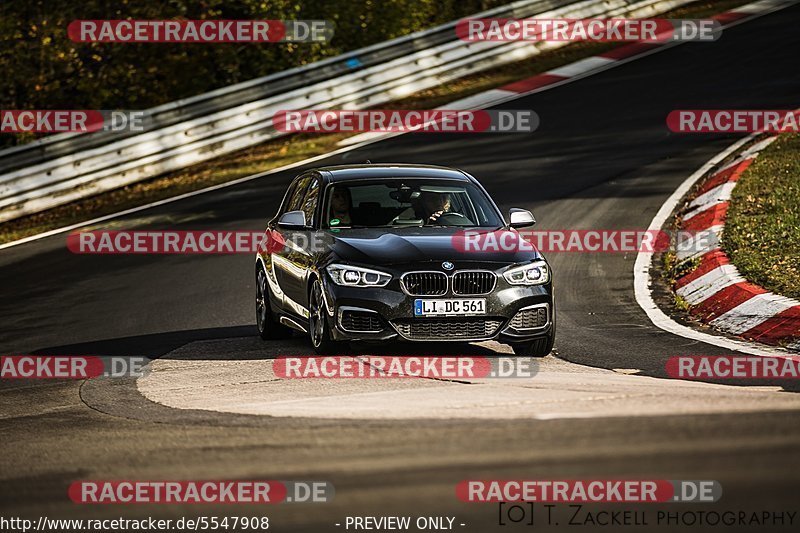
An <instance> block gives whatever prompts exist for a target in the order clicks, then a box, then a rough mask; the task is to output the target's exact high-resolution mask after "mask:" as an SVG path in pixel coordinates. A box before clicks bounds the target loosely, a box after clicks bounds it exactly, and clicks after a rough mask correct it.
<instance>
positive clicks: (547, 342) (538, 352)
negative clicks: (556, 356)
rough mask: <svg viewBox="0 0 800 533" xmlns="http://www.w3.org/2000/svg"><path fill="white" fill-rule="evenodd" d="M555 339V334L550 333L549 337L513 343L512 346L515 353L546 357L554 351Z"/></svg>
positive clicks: (522, 355) (523, 355) (521, 355)
mask: <svg viewBox="0 0 800 533" xmlns="http://www.w3.org/2000/svg"><path fill="white" fill-rule="evenodd" d="M555 340H556V336H555V335H548V336H547V337H542V338H540V339H534V340H532V341H530V342H523V343H520V344H512V345H511V348H512V349H513V350H514V355H518V356H520V357H546V356H547V355H548V354H549V353H550V352H552V351H553V344H554V343H555Z"/></svg>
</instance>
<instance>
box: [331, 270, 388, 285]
mask: <svg viewBox="0 0 800 533" xmlns="http://www.w3.org/2000/svg"><path fill="white" fill-rule="evenodd" d="M328 274H330V275H331V279H332V280H333V282H334V283H336V284H337V285H344V286H346V287H383V286H384V285H386V284H387V283H389V281H390V280H391V279H392V276H391V275H390V274H387V273H385V272H380V271H378V270H372V269H369V268H362V267H355V266H349V265H330V266H328Z"/></svg>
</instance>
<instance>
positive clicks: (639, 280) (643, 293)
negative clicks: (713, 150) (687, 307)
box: [633, 134, 791, 356]
mask: <svg viewBox="0 0 800 533" xmlns="http://www.w3.org/2000/svg"><path fill="white" fill-rule="evenodd" d="M756 135H757V134H752V135H749V136H747V137H745V138H743V139H740V140H738V141H736V142H735V143H733V144H732V145H730V146H728V147H727V148H726V149H725V150H723V151H722V152H720V153H718V154H717V155H715V156H714V157H712V158H711V159H710V160H709V161H708V162H706V164H704V165H703V166H702V167H700V168H699V169H697V171H695V173H694V174H692V175H691V176H689V177H688V178H686V179H685V180H684V182H683V183H681V185H680V186H679V187H678V188H677V189H676V190H675V192H673V193H672V195H671V196H670V197H669V198H667V200H666V201H665V202H664V204H663V205H662V206H661V209H659V210H658V212H657V213H656V215H655V217H653V220H652V221H651V222H650V225H649V226H648V228H647V229H648V230H649V231H659V230H661V228H662V227H664V224H665V223H666V221H667V219H668V218H669V216H670V215H671V214H672V212H673V210H674V209H675V208H676V207H677V205H678V203H679V202H680V201H681V200H682V199H683V197H684V196H685V195H686V193H688V192H689V190H690V189H691V188H692V186H693V185H694V184H695V183H696V182H697V180H699V179H700V178H701V177H703V176H704V175H706V173H708V171H710V170H711V169H712V168H714V167H715V166H716V165H718V164H719V163H720V161H722V160H724V159H725V158H726V157H728V156H730V155H731V154H733V153H734V152H736V151H737V150H738V149H739V148H741V147H742V146H744V145H745V144H747V143H748V142H751V141H752V140H753V139H754V138H755V137H756ZM652 260H653V252H639V253H638V254H637V256H636V262H635V263H634V265H633V290H634V295H635V297H636V303H638V304H639V307H641V308H642V310H644V312H645V313H646V314H647V317H648V318H649V319H650V321H651V322H652V323H653V324H654V325H655V326H656V327H658V328H659V329H662V330H664V331H667V332H669V333H672V334H673V335H678V336H680V337H684V338H687V339H692V340H696V341H700V342H705V343H706V344H711V345H714V346H719V347H720V348H725V349H727V350H733V351H737V352H742V353H748V354H752V355H763V356H776V355H777V356H781V355H783V356H785V355H791V354H790V353H789V352H787V351H786V350H783V349H781V348H773V347H771V346H764V345H760V344H756V343H752V342H748V341H744V340H738V339H728V338H725V337H721V336H718V335H711V334H708V333H704V332H701V331H697V330H694V329H692V328H689V327H687V326H684V325H682V324H678V323H677V322H675V321H674V320H672V319H671V318H670V317H669V316H667V314H666V313H664V311H662V310H661V309H660V308H659V307H658V306H657V305H656V303H655V302H654V301H653V296H652V294H651V293H650V284H651V278H650V264H651V262H652Z"/></svg>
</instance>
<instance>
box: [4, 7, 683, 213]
mask: <svg viewBox="0 0 800 533" xmlns="http://www.w3.org/2000/svg"><path fill="white" fill-rule="evenodd" d="M690 1H692V0H583V1H577V2H576V1H574V0H520V1H518V2H514V3H512V4H509V5H507V6H502V7H499V8H496V9H492V10H489V11H485V12H482V13H478V14H476V15H474V17H479V18H489V17H509V18H522V17H530V16H534V15H536V16H539V17H542V18H583V17H614V16H617V17H620V16H627V17H646V16H652V15H655V14H657V13H660V12H663V11H665V10H668V9H671V8H673V7H676V6H679V5H683V4H687V3H689V2H690ZM456 22H457V21H453V22H450V23H447V24H444V25H441V26H438V27H435V28H432V29H429V30H426V31H422V32H417V33H414V34H411V35H408V36H405V37H401V38H399V39H394V40H392V41H387V42H385V43H380V44H376V45H373V46H370V47H367V48H363V49H360V50H356V51H354V52H350V53H347V54H344V55H341V56H337V57H334V58H330V59H326V60H323V61H319V62H316V63H313V64H311V65H307V66H304V67H300V68H296V69H291V70H288V71H284V72H280V73H277V74H273V75H270V76H266V77H263V78H258V79H255V80H250V81H248V82H244V83H239V84H236V85H232V86H229V87H224V88H222V89H218V90H216V91H213V92H210V93H205V94H201V95H198V96H195V97H192V98H187V99H184V100H179V101H176V102H172V103H169V104H165V105H163V106H159V107H156V108H153V109H150V110H148V111H147V112H146V117H147V120H146V122H147V124H148V125H149V128H148V130H147V131H144V132H133V133H131V132H129V133H125V134H120V133H111V132H102V131H101V132H95V133H85V134H59V135H54V136H52V137H48V138H45V139H41V140H38V141H35V142H32V143H29V144H26V145H22V146H18V147H14V148H10V149H7V150H4V151H2V152H0V172H2V173H3V174H2V175H0V222H2V221H6V220H11V219H14V218H17V217H20V216H23V215H26V214H31V213H36V212H39V211H43V210H45V209H49V208H52V207H55V206H58V205H63V204H65V203H68V202H71V201H74V200H77V199H81V198H85V197H88V196H91V195H94V194H97V193H100V192H104V191H108V190H112V189H115V188H119V187H122V186H125V185H128V184H131V183H135V182H138V181H142V180H145V179H149V178H152V177H154V176H157V175H159V174H163V173H165V172H169V171H172V170H176V169H180V168H184V167H187V166H190V165H193V164H196V163H199V162H202V161H206V160H208V159H212V158H214V157H218V156H220V155H223V154H227V153H230V152H234V151H236V150H240V149H242V148H247V147H250V146H253V145H256V144H259V143H262V142H264V141H266V140H269V139H273V138H275V137H278V136H281V135H285V133H282V132H279V131H276V130H275V129H274V128H273V127H272V117H273V115H274V114H275V112H277V111H279V110H281V109H311V108H337V107H338V108H347V109H363V108H366V107H371V106H375V105H378V104H381V103H384V102H387V101H392V100H396V99H399V98H402V97H404V96H407V95H410V94H413V93H415V92H418V91H420V90H423V89H427V88H430V87H434V86H436V85H439V84H441V83H444V82H446V81H449V80H452V79H456V78H460V77H463V76H465V75H468V74H472V73H475V72H479V71H481V70H485V69H487V68H491V67H495V66H498V65H503V64H506V63H510V62H514V61H518V60H521V59H525V58H527V57H531V56H533V55H536V54H538V53H540V52H541V51H542V50H546V49H551V48H555V47H558V46H563V45H565V44H568V43H555V42H550V43H530V42H464V41H461V40H458V39H457V38H456V36H455V31H454V27H455V24H456Z"/></svg>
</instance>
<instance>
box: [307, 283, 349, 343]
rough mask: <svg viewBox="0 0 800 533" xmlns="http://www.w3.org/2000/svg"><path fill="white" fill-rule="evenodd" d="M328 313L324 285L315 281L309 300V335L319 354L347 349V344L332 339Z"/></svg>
mask: <svg viewBox="0 0 800 533" xmlns="http://www.w3.org/2000/svg"><path fill="white" fill-rule="evenodd" d="M326 312H327V310H326V307H325V299H324V297H323V296H322V283H320V281H319V280H318V279H315V280H314V283H313V284H312V285H311V294H309V299H308V313H309V314H308V334H309V336H310V337H311V345H312V346H313V347H314V351H315V352H317V353H318V354H330V353H334V352H337V351H339V352H341V351H343V348H344V347H345V343H342V342H336V341H334V340H332V339H331V334H330V329H329V328H330V326H329V325H328V319H327V317H326V316H325V315H326Z"/></svg>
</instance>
